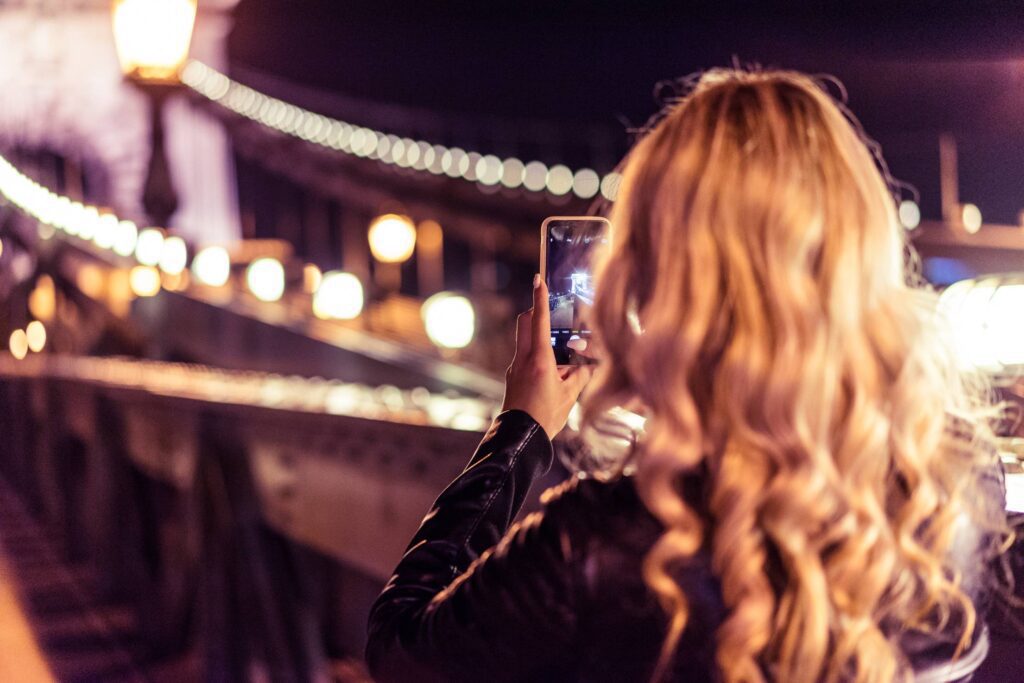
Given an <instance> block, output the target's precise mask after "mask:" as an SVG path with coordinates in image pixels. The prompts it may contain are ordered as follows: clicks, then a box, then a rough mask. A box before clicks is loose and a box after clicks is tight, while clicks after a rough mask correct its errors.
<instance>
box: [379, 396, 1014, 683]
mask: <svg viewBox="0 0 1024 683" xmlns="http://www.w3.org/2000/svg"><path fill="white" fill-rule="evenodd" d="M552 457H553V456H552V448H551V443H550V441H549V440H548V438H547V436H546V435H545V434H544V431H543V429H541V427H540V426H539V425H538V424H537V423H536V422H535V421H534V420H533V419H532V418H531V417H530V416H529V415H527V414H526V413H524V412H520V411H508V412H505V413H503V414H501V415H499V416H498V418H497V419H496V420H495V422H494V424H493V425H492V426H491V429H490V430H489V431H488V433H487V434H486V436H485V437H484V439H483V441H482V443H481V444H480V446H479V448H478V449H477V452H476V454H475V455H474V456H473V458H472V460H471V461H470V463H469V465H468V466H467V467H466V469H465V471H464V472H463V473H462V474H461V475H460V476H459V477H458V478H457V479H456V480H455V481H454V482H452V484H451V485H449V486H448V488H447V489H445V491H444V492H443V493H442V494H441V495H440V497H439V498H438V499H437V502H436V503H435V504H434V507H433V509H432V510H431V511H430V512H429V514H427V516H426V518H425V519H424V520H423V524H422V525H421V526H420V529H419V531H418V532H417V533H416V535H415V537H414V538H413V540H412V542H411V543H410V545H409V548H408V550H407V552H406V554H405V556H404V557H403V558H402V560H401V562H400V563H399V565H398V567H397V568H396V569H395V573H394V576H393V577H392V578H391V580H390V581H389V582H388V585H387V586H386V587H385V589H384V591H383V592H382V593H381V595H380V597H379V598H378V599H377V601H376V603H375V604H374V606H373V609H372V610H371V613H370V622H369V641H368V645H367V650H366V659H367V663H368V665H369V667H370V671H371V673H372V675H373V676H374V678H375V679H376V680H377V681H379V682H380V683H386V682H388V681H417V682H419V681H647V680H648V679H649V678H650V675H651V672H652V669H653V665H654V662H655V661H656V659H657V655H658V652H659V648H660V646H661V643H662V641H663V638H664V634H665V624H666V621H665V618H664V616H663V612H662V610H661V608H660V607H659V606H658V604H657V602H656V601H655V600H654V598H653V596H652V595H651V594H650V593H649V592H648V590H647V589H646V587H645V584H644V582H643V579H642V576H641V572H640V565H641V562H642V561H643V558H644V555H645V554H646V552H647V550H648V549H649V548H650V546H651V544H652V543H653V542H654V541H655V539H657V537H658V536H659V535H660V533H661V531H662V526H661V524H660V523H659V522H658V521H657V520H656V519H655V518H654V517H652V516H651V514H650V513H649V512H648V511H647V509H646V508H645V507H644V505H643V504H642V502H641V501H640V499H639V498H638V495H637V493H636V490H635V488H634V486H633V482H632V479H631V478H630V477H620V478H619V479H617V480H614V481H612V482H601V481H597V480H593V479H585V478H572V479H570V480H569V481H567V482H566V483H565V484H562V485H560V486H558V487H556V488H554V489H551V490H550V491H549V492H548V493H547V494H546V496H545V506H544V509H543V510H542V511H541V512H538V513H533V514H531V515H528V516H527V517H526V518H524V519H523V520H522V521H521V522H519V523H517V524H516V525H514V526H512V522H513V519H514V518H515V517H516V514H517V513H518V512H519V510H520V508H521V506H522V505H523V501H524V498H525V497H526V494H527V492H528V490H529V488H530V485H531V483H532V482H533V481H534V480H535V479H537V478H538V477H539V476H541V475H542V474H544V473H545V472H546V471H547V470H548V468H549V467H550V466H551V463H552ZM980 486H982V488H983V490H980V491H978V494H979V495H984V496H986V497H990V499H991V500H994V501H995V503H994V510H993V513H994V514H1001V511H1002V502H1003V500H1004V495H1003V479H1002V470H1001V468H1000V467H999V466H998V460H997V461H996V466H995V468H994V469H993V470H992V471H991V472H989V473H987V474H986V476H984V477H982V479H981V484H980ZM685 492H686V495H687V497H688V499H689V498H690V497H693V500H694V501H697V502H699V500H700V496H701V490H700V486H699V482H698V481H693V482H688V483H687V484H686V491H685ZM510 527H512V528H510ZM990 540H991V539H988V538H986V537H985V535H984V534H982V533H981V532H980V531H979V530H977V529H974V528H973V527H971V529H970V530H969V531H968V532H966V533H964V534H960V535H959V536H958V537H957V541H956V548H955V549H954V553H955V555H956V560H957V565H958V566H959V567H960V568H961V569H962V571H963V575H964V576H963V580H964V586H965V588H966V590H967V591H968V593H969V594H970V595H971V596H972V598H973V599H974V600H975V601H976V604H977V605H978V606H979V612H980V613H981V616H983V615H984V610H985V609H986V601H987V597H986V595H985V593H986V592H987V589H986V586H988V584H989V579H988V568H987V567H986V565H985V563H984V562H983V561H978V559H979V557H980V556H981V555H983V554H984V553H985V552H986V551H987V549H988V547H989V545H990ZM677 578H678V580H679V581H680V583H681V585H682V586H683V588H684V589H685V591H686V594H687V596H688V598H689V600H690V606H691V610H692V611H691V614H690V619H689V622H688V623H687V626H686V630H685V632H684V635H683V638H682V642H681V643H680V646H679V649H678V654H677V656H676V657H675V662H674V669H673V675H672V677H671V678H672V680H678V681H711V680H715V679H716V677H717V675H716V673H715V665H714V652H715V643H714V633H715V630H716V628H717V626H718V624H719V623H720V622H721V621H722V619H723V617H724V615H725V607H724V606H723V604H722V598H721V595H720V592H719V587H718V583H717V580H716V579H715V577H714V575H713V573H712V572H711V570H710V567H709V562H708V559H707V554H706V553H704V554H702V555H698V557H697V558H696V560H695V561H694V562H691V563H689V564H688V566H687V567H686V568H685V569H684V570H682V573H681V574H680V575H679V576H678V577H677ZM952 641H953V638H952V637H950V638H943V637H941V636H940V637H936V636H923V635H920V634H918V635H917V636H914V635H912V634H908V635H907V637H905V638H902V639H901V644H902V646H903V649H904V652H905V653H906V654H907V656H908V657H909V658H910V661H911V662H912V664H913V666H914V669H915V672H916V674H917V676H916V678H917V680H919V681H950V680H958V679H961V678H963V677H965V676H968V675H969V674H970V673H971V672H972V671H973V670H974V669H975V668H977V666H978V665H980V663H981V661H982V660H983V659H984V657H985V655H986V654H987V651H988V638H987V630H986V628H985V626H984V619H983V618H981V619H979V627H978V629H977V630H976V632H975V637H974V639H973V643H972V646H971V648H970V649H969V651H968V652H966V653H965V654H963V655H961V657H960V658H959V659H958V660H957V661H956V662H951V661H950V658H951V653H952V651H953V648H954V644H953V642H952Z"/></svg>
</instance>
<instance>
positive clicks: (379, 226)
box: [368, 213, 416, 263]
mask: <svg viewBox="0 0 1024 683" xmlns="http://www.w3.org/2000/svg"><path fill="white" fill-rule="evenodd" d="M368 237H369V241H370V251H371V252H373V257H374V258H375V259H377V260H378V261H380V262H381V263H402V262H403V261H406V260H408V258H409V257H410V256H412V253H413V250H414V249H415V248H416V226H415V225H413V222H412V221H411V220H410V219H409V218H408V216H399V215H398V214H394V213H389V214H386V215H384V216H380V217H378V218H377V219H376V220H374V221H373V223H372V224H371V225H370V231H369V234H368Z"/></svg>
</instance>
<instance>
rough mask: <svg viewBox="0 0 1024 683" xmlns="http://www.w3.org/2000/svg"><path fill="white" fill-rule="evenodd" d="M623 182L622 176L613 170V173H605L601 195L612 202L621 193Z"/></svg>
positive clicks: (602, 179)
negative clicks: (620, 187) (620, 188)
mask: <svg viewBox="0 0 1024 683" xmlns="http://www.w3.org/2000/svg"><path fill="white" fill-rule="evenodd" d="M621 182H622V176H621V175H619V174H618V173H616V172H614V171H612V172H611V173H607V174H605V176H604V177H603V178H601V196H602V197H604V198H605V199H607V200H608V201H610V202H614V201H615V198H616V197H617V196H618V195H619V184H620V183H621Z"/></svg>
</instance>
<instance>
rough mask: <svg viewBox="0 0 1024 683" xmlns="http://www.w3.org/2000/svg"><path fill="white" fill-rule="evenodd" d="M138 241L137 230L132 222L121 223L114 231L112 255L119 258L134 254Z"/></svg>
mask: <svg viewBox="0 0 1024 683" xmlns="http://www.w3.org/2000/svg"><path fill="white" fill-rule="evenodd" d="M138 240H139V229H138V228H137V227H136V226H135V223H133V222H132V221H121V222H120V223H118V224H117V230H115V231H114V244H113V248H114V253H115V254H118V255H119V256H131V255H132V254H133V253H135V245H136V243H137V242H138Z"/></svg>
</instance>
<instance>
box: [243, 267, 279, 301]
mask: <svg viewBox="0 0 1024 683" xmlns="http://www.w3.org/2000/svg"><path fill="white" fill-rule="evenodd" d="M245 284H246V286H247V287H248V288H249V291H250V292H252V295H253V296H254V297H256V298H257V299H259V300H260V301H267V302H272V301H277V300H279V299H280V298H281V297H282V296H284V266H282V265H281V262H280V261H278V260H277V259H273V258H259V259H256V260H255V261H253V262H252V263H250V264H249V267H248V268H246V270H245Z"/></svg>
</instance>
